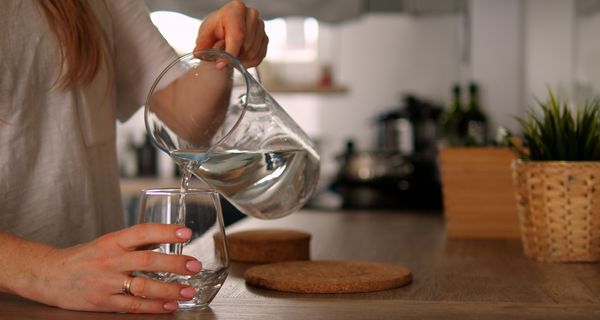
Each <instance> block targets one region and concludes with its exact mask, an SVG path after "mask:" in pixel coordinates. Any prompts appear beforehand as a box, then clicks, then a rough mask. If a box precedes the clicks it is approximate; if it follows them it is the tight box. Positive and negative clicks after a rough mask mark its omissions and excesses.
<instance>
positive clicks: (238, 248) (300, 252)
mask: <svg viewBox="0 0 600 320" xmlns="http://www.w3.org/2000/svg"><path fill="white" fill-rule="evenodd" d="M215 236H219V235H215ZM310 237H311V236H310V234H308V233H306V232H302V231H296V230H288V229H256V230H247V231H239V232H233V233H230V234H227V249H228V252H229V259H231V261H236V262H248V263H266V262H281V261H294V260H308V259H310ZM215 240H216V239H215ZM215 243H219V241H215ZM217 250H219V251H221V252H222V251H223V248H222V247H221V246H217Z"/></svg>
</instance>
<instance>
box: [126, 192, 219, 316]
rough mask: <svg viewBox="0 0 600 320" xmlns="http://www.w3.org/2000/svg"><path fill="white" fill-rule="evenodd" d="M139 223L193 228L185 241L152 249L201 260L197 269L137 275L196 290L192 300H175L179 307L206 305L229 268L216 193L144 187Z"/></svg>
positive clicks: (141, 272)
mask: <svg viewBox="0 0 600 320" xmlns="http://www.w3.org/2000/svg"><path fill="white" fill-rule="evenodd" d="M182 217H183V218H182ZM139 223H164V224H182V225H185V226H186V227H188V228H190V229H191V230H192V237H191V239H190V240H189V241H188V242H186V243H184V244H172V243H164V244H159V245H158V246H157V247H156V248H155V249H154V251H156V252H160V253H165V254H184V255H187V256H192V257H194V258H196V259H198V260H199V261H200V262H201V263H202V270H201V271H200V272H198V273H197V274H194V275H179V274H173V273H168V272H145V271H140V272H136V275H138V276H145V277H148V278H151V279H156V280H160V281H166V282H177V283H180V284H183V285H188V286H191V287H193V288H194V289H196V291H197V293H196V296H195V297H194V298H193V299H192V300H189V301H179V302H178V303H179V308H180V309H189V308H203V307H206V306H208V304H209V303H210V302H211V301H212V299H213V298H214V297H215V295H216V294H217V292H218V291H219V289H220V288H221V286H222V284H223V282H224V281H225V279H226V278H227V274H228V268H229V256H228V253H227V245H226V236H225V229H224V226H223V216H222V212H221V206H220V203H219V194H218V193H217V192H216V191H213V190H201V189H189V190H187V191H186V192H182V191H181V190H179V189H149V190H143V191H142V198H141V203H140V213H139ZM217 242H219V243H217Z"/></svg>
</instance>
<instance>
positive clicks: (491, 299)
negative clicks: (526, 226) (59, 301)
mask: <svg viewBox="0 0 600 320" xmlns="http://www.w3.org/2000/svg"><path fill="white" fill-rule="evenodd" d="M258 227H287V228H294V229H298V230H304V231H308V232H310V233H312V234H313V239H312V242H311V250H312V251H311V254H312V258H313V259H365V260H374V261H383V262H389V263H397V264H401V265H404V266H405V267H408V268H409V269H411V270H412V271H413V276H414V281H413V283H412V284H410V285H409V286H406V287H403V288H399V289H394V290H387V291H381V292H375V293H365V294H322V295H315V294H313V295H302V294H289V293H279V292H274V291H268V290H262V289H257V288H252V287H247V286H246V285H245V283H244V281H243V272H244V270H245V269H246V268H247V267H248V265H244V264H235V263H234V264H233V265H232V267H231V273H230V276H229V278H228V279H227V281H226V282H225V284H224V286H223V288H222V289H221V291H220V292H219V294H218V295H217V297H216V298H215V300H214V301H213V302H212V304H211V307H210V308H208V309H205V310H197V311H187V312H179V313H176V314H173V315H123V314H102V313H87V312H73V311H66V310H59V309H56V308H51V307H47V306H43V305H40V304H37V303H34V302H30V301H27V300H23V299H21V298H17V297H14V296H10V295H0V319H78V320H86V319H94V320H96V319H219V320H223V319H268V320H271V319H302V320H307V319H427V318H431V319H503V320H506V319H600V264H546V263H538V262H534V261H530V260H528V259H527V258H525V257H524V256H523V254H522V253H521V246H520V243H519V241H517V240H449V239H447V238H446V236H445V232H444V229H443V221H442V217H441V216H440V215H434V214H416V213H403V212H315V211H304V212H301V213H296V214H293V215H291V216H289V217H286V218H283V219H280V220H274V221H258V220H251V219H246V220H244V221H241V222H239V223H237V224H235V225H233V226H232V227H231V228H230V230H242V229H250V228H258Z"/></svg>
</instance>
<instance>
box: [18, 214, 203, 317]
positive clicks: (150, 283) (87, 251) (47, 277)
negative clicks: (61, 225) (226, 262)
mask: <svg viewBox="0 0 600 320" xmlns="http://www.w3.org/2000/svg"><path fill="white" fill-rule="evenodd" d="M191 236H192V232H191V230H190V229H188V228H185V227H183V226H181V225H167V224H140V225H136V226H134V227H131V228H127V229H123V230H121V231H118V232H114V233H110V234H107V235H104V236H102V237H100V238H98V239H96V240H94V241H92V242H89V243H85V244H82V245H78V246H74V247H70V248H65V249H55V250H53V251H52V252H50V253H49V254H48V255H47V256H46V257H45V259H43V263H44V266H43V267H42V268H41V269H42V270H43V271H42V272H41V274H40V275H37V276H38V277H40V279H37V280H38V281H35V282H34V284H35V286H36V287H35V288H31V289H33V290H31V291H30V292H31V295H34V296H32V297H30V298H32V299H34V300H37V301H40V302H43V303H46V304H50V305H54V306H58V307H61V308H65V309H72V310H86V311H113V312H131V313H167V312H173V311H175V310H176V309H177V308H178V304H177V300H189V299H190V298H192V297H194V295H195V294H196V290H195V289H194V288H192V287H190V286H185V285H180V284H177V283H167V282H162V281H158V280H152V279H149V278H144V277H134V278H133V279H132V280H131V283H130V288H129V291H130V292H131V295H127V294H124V292H123V285H124V283H125V282H126V281H127V280H128V279H129V278H130V277H131V273H132V272H133V271H138V270H145V271H154V272H170V273H176V274H182V275H193V274H196V273H198V272H199V271H200V270H201V268H202V264H201V263H200V262H199V261H198V260H196V259H195V258H193V257H190V256H185V255H168V254H162V253H157V252H153V251H150V250H144V249H146V248H148V249H150V248H153V247H155V246H156V245H157V244H160V243H183V242H186V241H188V240H189V239H190V238H191Z"/></svg>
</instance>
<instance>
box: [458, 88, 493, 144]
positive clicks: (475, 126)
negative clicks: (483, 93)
mask: <svg viewBox="0 0 600 320" xmlns="http://www.w3.org/2000/svg"><path fill="white" fill-rule="evenodd" d="M463 121H464V126H465V128H466V139H465V144H466V145H467V146H485V145H487V143H488V121H487V117H486V115H485V114H484V113H483V111H482V109H481V106H480V104H479V88H478V86H477V84H476V83H474V82H472V83H471V84H470V85H469V104H468V107H467V110H466V112H465V114H464V118H463Z"/></svg>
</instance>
